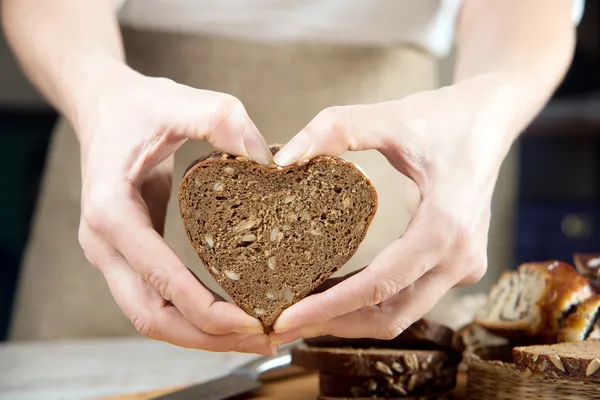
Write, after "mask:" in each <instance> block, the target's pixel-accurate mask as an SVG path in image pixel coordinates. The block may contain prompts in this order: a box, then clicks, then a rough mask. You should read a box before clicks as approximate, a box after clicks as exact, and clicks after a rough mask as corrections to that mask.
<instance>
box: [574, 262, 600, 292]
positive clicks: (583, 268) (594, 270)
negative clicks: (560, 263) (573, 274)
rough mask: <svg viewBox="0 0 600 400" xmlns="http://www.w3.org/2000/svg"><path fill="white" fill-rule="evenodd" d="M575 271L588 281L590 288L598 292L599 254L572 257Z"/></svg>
mask: <svg viewBox="0 0 600 400" xmlns="http://www.w3.org/2000/svg"><path fill="white" fill-rule="evenodd" d="M573 263H574V264H575V268H577V271H578V272H579V273H580V274H581V275H583V276H585V277H586V278H588V279H589V281H590V284H591V285H592V287H593V288H594V289H595V290H596V291H597V292H600V253H597V254H590V253H585V254H583V253H578V254H574V255H573Z"/></svg>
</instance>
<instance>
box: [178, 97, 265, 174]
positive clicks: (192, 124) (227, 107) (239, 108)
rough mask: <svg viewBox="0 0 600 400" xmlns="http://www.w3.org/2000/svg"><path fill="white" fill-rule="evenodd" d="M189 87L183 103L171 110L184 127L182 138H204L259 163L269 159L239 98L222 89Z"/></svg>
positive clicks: (262, 142) (229, 151)
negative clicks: (187, 98)
mask: <svg viewBox="0 0 600 400" xmlns="http://www.w3.org/2000/svg"><path fill="white" fill-rule="evenodd" d="M186 89H191V88H187V87H186ZM191 90H192V92H190V93H189V94H190V95H191V97H192V98H190V99H189V100H190V101H189V102H187V106H186V107H177V108H176V109H173V110H172V112H173V114H174V115H176V118H177V120H178V121H179V122H180V124H181V125H180V126H181V127H184V129H181V130H179V132H180V133H181V135H182V136H183V137H184V138H185V139H194V140H206V141H208V142H209V143H210V144H212V145H213V146H214V147H215V148H217V149H219V150H221V151H224V152H226V153H229V154H233V155H236V156H243V157H247V158H249V159H251V160H254V161H256V162H258V163H259V164H262V165H269V164H271V163H272V160H273V157H272V154H271V151H270V150H269V147H268V145H267V143H266V141H265V139H264V138H263V136H262V135H261V134H260V132H259V131H258V129H257V128H256V125H254V122H252V120H251V119H250V117H249V116H248V113H247V112H246V109H245V108H244V105H243V104H242V102H241V101H240V100H239V99H237V98H236V97H234V96H231V95H228V94H224V93H218V92H211V91H206V90H197V89H191ZM186 128H187V129H186Z"/></svg>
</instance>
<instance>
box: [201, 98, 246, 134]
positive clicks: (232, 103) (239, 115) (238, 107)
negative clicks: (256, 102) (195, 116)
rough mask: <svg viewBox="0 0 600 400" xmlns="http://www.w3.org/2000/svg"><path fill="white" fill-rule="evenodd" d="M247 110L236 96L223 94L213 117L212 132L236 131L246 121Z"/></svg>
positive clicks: (213, 112)
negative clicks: (220, 130)
mask: <svg viewBox="0 0 600 400" xmlns="http://www.w3.org/2000/svg"><path fill="white" fill-rule="evenodd" d="M246 115H247V114H246V109H245V108H244V105H243V104H242V102H241V101H240V100H239V99H238V98H237V97H235V96H232V95H229V94H223V96H222V97H221V99H220V101H218V102H217V104H216V105H215V108H214V110H213V111H212V115H211V117H210V118H211V131H218V130H219V129H226V130H227V129H234V128H235V127H236V126H238V125H240V124H243V122H244V120H245V119H246Z"/></svg>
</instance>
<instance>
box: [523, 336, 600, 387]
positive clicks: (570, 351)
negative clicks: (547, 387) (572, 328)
mask: <svg viewBox="0 0 600 400" xmlns="http://www.w3.org/2000/svg"><path fill="white" fill-rule="evenodd" d="M513 358H514V362H515V365H516V366H517V369H519V370H520V371H522V372H525V373H528V374H541V375H546V376H549V377H553V378H569V379H578V380H599V381H600V342H599V341H596V340H587V341H584V342H577V343H558V344H552V345H537V346H524V347H515V348H514V349H513ZM599 384H600V382H599Z"/></svg>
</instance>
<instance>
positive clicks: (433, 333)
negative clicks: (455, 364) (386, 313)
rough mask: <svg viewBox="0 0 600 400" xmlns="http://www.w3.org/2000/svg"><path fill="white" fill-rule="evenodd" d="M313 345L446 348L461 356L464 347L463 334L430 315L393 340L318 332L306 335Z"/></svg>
mask: <svg viewBox="0 0 600 400" xmlns="http://www.w3.org/2000/svg"><path fill="white" fill-rule="evenodd" d="M304 343H306V344H307V345H309V346H312V347H351V348H358V349H361V348H362V349H366V348H385V349H403V350H410V349H412V350H444V351H447V352H449V353H452V354H454V355H456V356H457V357H461V355H462V352H463V350H464V346H463V342H462V339H461V337H460V335H459V334H458V333H457V332H455V331H454V330H453V329H451V328H449V327H447V326H445V325H442V324H439V323H437V322H435V321H432V320H430V319H427V318H421V319H419V320H418V321H416V322H415V323H413V324H412V325H411V326H409V327H408V328H407V329H406V330H405V331H404V332H402V333H401V334H400V335H398V336H396V337H395V338H394V339H391V340H381V339H367V338H365V339H348V338H340V337H335V336H319V337H315V338H308V339H304Z"/></svg>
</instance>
